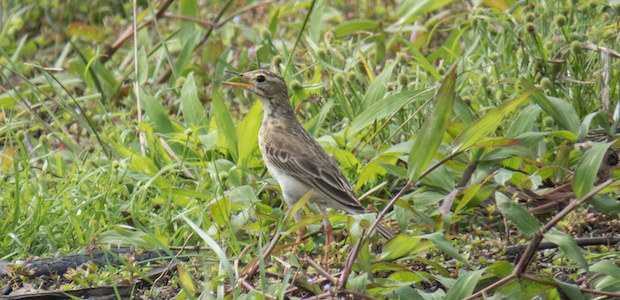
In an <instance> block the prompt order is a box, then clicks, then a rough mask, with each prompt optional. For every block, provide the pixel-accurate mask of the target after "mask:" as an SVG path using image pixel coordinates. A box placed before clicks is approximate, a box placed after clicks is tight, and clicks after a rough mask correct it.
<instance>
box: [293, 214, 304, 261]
mask: <svg viewBox="0 0 620 300" xmlns="http://www.w3.org/2000/svg"><path fill="white" fill-rule="evenodd" d="M293 219H295V222H296V223H299V222H301V214H300V212H296V213H295V215H294V216H293ZM305 234H306V227H301V228H299V230H298V231H297V239H296V240H295V246H293V254H295V253H296V252H297V247H298V246H299V244H301V239H303V238H304V235H305Z"/></svg>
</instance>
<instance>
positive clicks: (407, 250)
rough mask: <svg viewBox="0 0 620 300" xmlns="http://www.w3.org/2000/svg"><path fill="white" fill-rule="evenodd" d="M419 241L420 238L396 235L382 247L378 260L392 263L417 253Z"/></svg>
mask: <svg viewBox="0 0 620 300" xmlns="http://www.w3.org/2000/svg"><path fill="white" fill-rule="evenodd" d="M420 240H421V239H420V238H416V237H411V236H406V235H402V234H400V235H397V236H396V237H394V238H393V239H391V240H389V241H388V242H387V243H386V244H385V246H383V251H382V252H381V256H380V258H379V259H380V260H383V261H392V260H396V259H399V258H401V257H405V256H408V255H411V254H413V253H415V252H417V251H416V249H418V251H419V246H418V243H419V242H420Z"/></svg>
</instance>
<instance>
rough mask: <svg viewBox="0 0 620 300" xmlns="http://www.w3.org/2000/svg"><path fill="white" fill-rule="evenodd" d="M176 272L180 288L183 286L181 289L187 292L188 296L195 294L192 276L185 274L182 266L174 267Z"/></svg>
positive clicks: (185, 271)
mask: <svg viewBox="0 0 620 300" xmlns="http://www.w3.org/2000/svg"><path fill="white" fill-rule="evenodd" d="M176 270H177V276H178V278H179V283H180V284H181V286H183V288H184V289H185V290H187V292H188V293H189V294H195V293H196V285H194V279H193V278H192V275H190V274H189V272H187V270H186V269H185V267H183V264H178V265H177V266H176Z"/></svg>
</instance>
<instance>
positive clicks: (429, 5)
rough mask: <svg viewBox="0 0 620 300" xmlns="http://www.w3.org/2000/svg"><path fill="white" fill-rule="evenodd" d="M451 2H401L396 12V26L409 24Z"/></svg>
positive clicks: (409, 0)
mask: <svg viewBox="0 0 620 300" xmlns="http://www.w3.org/2000/svg"><path fill="white" fill-rule="evenodd" d="M450 2H452V0H422V1H420V0H406V1H403V2H402V3H401V4H400V5H399V6H398V9H397V11H396V15H397V16H398V22H397V23H396V25H398V26H401V25H406V24H409V23H410V22H411V21H412V20H414V18H415V17H417V16H420V15H423V14H425V13H428V12H431V11H434V10H437V9H439V8H441V7H443V6H445V5H447V4H449V3H450Z"/></svg>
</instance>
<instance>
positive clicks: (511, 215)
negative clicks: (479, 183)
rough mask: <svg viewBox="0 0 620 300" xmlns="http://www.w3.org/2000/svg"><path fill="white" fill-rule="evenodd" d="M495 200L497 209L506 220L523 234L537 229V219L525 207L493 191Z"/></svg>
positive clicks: (528, 234) (531, 232)
mask: <svg viewBox="0 0 620 300" xmlns="http://www.w3.org/2000/svg"><path fill="white" fill-rule="evenodd" d="M495 201H496V202H497V208H498V209H499V211H501V212H502V214H503V215H504V216H505V217H506V218H508V220H510V221H512V223H514V224H515V226H517V228H519V230H521V231H522V232H523V234H525V235H527V236H530V235H532V234H533V233H534V232H536V231H537V230H538V221H537V220H536V218H535V217H534V216H532V215H531V214H530V213H528V212H527V210H525V208H523V207H521V206H519V205H518V204H517V203H514V202H513V201H511V200H510V199H509V198H508V197H506V195H504V194H502V193H500V192H495Z"/></svg>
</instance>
